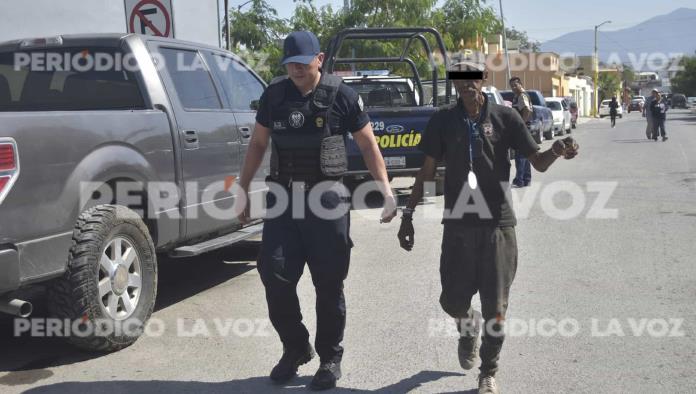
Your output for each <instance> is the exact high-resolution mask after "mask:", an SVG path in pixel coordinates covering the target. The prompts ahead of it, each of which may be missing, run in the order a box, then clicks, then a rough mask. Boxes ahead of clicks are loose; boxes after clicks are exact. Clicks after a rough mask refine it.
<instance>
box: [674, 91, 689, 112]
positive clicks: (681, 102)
mask: <svg viewBox="0 0 696 394" xmlns="http://www.w3.org/2000/svg"><path fill="white" fill-rule="evenodd" d="M688 107H689V106H688V104H687V101H686V96H684V95H683V94H679V93H675V94H673V95H672V108H682V109H687V108H688Z"/></svg>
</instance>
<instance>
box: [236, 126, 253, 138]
mask: <svg viewBox="0 0 696 394" xmlns="http://www.w3.org/2000/svg"><path fill="white" fill-rule="evenodd" d="M239 133H240V134H242V138H250V137H251V129H250V128H248V127H240V128H239Z"/></svg>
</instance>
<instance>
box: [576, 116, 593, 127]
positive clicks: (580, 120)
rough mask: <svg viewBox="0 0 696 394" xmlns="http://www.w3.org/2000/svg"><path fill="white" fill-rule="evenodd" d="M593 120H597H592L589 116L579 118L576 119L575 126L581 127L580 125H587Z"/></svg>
mask: <svg viewBox="0 0 696 394" xmlns="http://www.w3.org/2000/svg"><path fill="white" fill-rule="evenodd" d="M593 120H598V119H596V118H592V117H589V116H586V117H579V118H578V121H577V124H578V126H579V125H581V124H585V123H589V122H591V121H593Z"/></svg>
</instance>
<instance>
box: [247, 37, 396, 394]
mask: <svg viewBox="0 0 696 394" xmlns="http://www.w3.org/2000/svg"><path fill="white" fill-rule="evenodd" d="M283 54H284V56H283V60H282V64H283V65H285V66H286V70H287V76H286V77H281V78H276V79H275V80H274V81H273V82H272V83H271V84H270V85H269V86H268V88H267V89H266V91H265V92H264V94H263V95H262V96H261V99H260V103H259V109H258V113H257V116H256V126H255V129H254V133H253V136H252V138H251V141H250V143H249V149H248V153H247V156H246V158H245V162H244V168H243V170H242V175H241V179H240V186H241V188H242V189H243V190H244V191H245V192H246V191H248V190H249V185H250V182H251V180H252V179H253V177H254V174H255V173H256V171H257V170H258V168H259V166H260V164H261V162H262V160H263V157H264V154H265V152H266V149H267V148H268V147H269V145H271V149H272V153H271V174H270V176H269V177H268V178H267V183H268V184H269V189H270V190H271V191H273V190H281V191H285V192H286V193H285V196H286V197H287V198H288V199H289V203H288V204H287V208H286V209H285V210H284V211H283V212H282V214H281V215H280V216H278V217H274V218H269V219H267V220H266V221H265V224H264V229H263V241H262V246H261V252H260V256H259V260H258V270H259V274H260V276H261V280H262V282H263V284H264V287H265V289H266V301H267V302H268V311H269V315H270V319H271V322H272V324H273V327H274V328H275V329H276V331H277V332H278V335H279V336H280V340H281V341H282V343H283V355H282V357H281V359H280V361H279V362H278V364H277V365H276V366H275V367H274V368H273V370H272V371H271V375H270V377H271V379H272V380H273V381H274V382H275V383H279V384H282V383H285V382H287V381H289V380H290V379H291V378H293V377H294V376H295V374H296V373H297V369H298V367H299V366H300V365H302V364H305V363H307V362H309V361H310V360H311V359H312V358H313V356H314V350H313V349H312V346H311V345H310V343H309V333H308V331H307V328H306V327H305V326H304V324H303V323H302V314H301V312H300V305H299V301H298V298H297V291H296V286H297V283H298V281H299V279H300V276H301V275H302V272H303V270H304V265H305V263H306V264H307V265H308V266H309V270H310V272H311V275H312V282H313V283H314V286H315V289H316V295H317V301H316V313H317V334H316V339H315V347H316V351H317V353H318V354H319V357H320V367H319V369H318V371H317V372H316V374H315V376H314V379H313V380H312V382H311V388H313V389H317V390H322V389H329V388H332V387H335V386H336V381H337V380H338V379H339V378H340V377H341V368H340V363H341V357H342V355H343V348H342V347H341V341H342V340H343V331H344V329H345V324H346V305H345V299H344V295H343V281H344V279H345V278H346V276H347V273H348V265H349V261H350V250H351V247H352V246H353V244H352V242H351V239H350V236H349V226H350V217H349V212H348V208H346V212H345V214H342V215H341V214H340V207H341V206H346V204H345V201H344V195H343V193H345V192H346V189H345V187H343V184H342V183H341V176H342V175H343V173H344V172H345V171H346V166H347V164H346V162H347V159H346V151H345V143H346V139H347V136H348V133H350V134H352V138H353V139H354V141H355V142H356V143H357V145H358V147H359V148H360V150H361V152H362V155H363V158H364V160H365V163H366V165H367V167H368V169H369V170H370V173H371V175H372V177H373V178H374V180H375V181H376V183H377V186H378V188H379V189H380V191H381V192H382V194H383V196H384V199H385V206H384V210H383V212H382V218H381V221H382V222H389V221H391V219H392V218H393V217H394V216H396V201H395V199H394V196H393V194H392V191H391V189H390V187H389V183H388V180H387V179H388V178H387V172H386V168H385V165H384V160H383V158H382V155H381V153H380V151H379V148H378V146H377V142H376V140H375V137H374V134H373V130H372V126H371V124H370V120H369V117H368V115H367V114H366V113H365V112H364V108H363V103H362V100H361V98H360V97H359V95H358V94H357V93H356V92H355V91H353V90H352V89H351V88H349V87H348V86H347V85H346V84H344V83H342V80H341V79H340V77H336V76H333V75H329V74H326V73H322V72H321V71H322V70H321V66H322V62H323V61H324V54H323V53H321V52H320V47H319V40H318V39H317V37H316V36H315V35H314V34H313V33H311V32H308V31H298V32H294V33H291V34H290V35H289V36H288V37H287V38H286V39H285V42H284V47H283ZM315 187H316V188H319V187H322V189H321V190H323V192H322V194H321V198H320V202H321V205H322V208H324V209H327V210H339V215H338V217H336V216H332V217H327V216H326V215H324V214H322V213H321V210H320V209H316V208H317V207H316V206H314V205H313V204H312V203H311V202H312V199H311V196H310V195H311V194H312V193H311V192H312V190H313V189H314V188H315ZM275 194H276V193H269V194H268V196H267V205H268V208H269V210H270V209H271V208H273V207H274V206H275V204H277V203H279V200H280V198H279V197H278V196H277V195H275ZM298 198H301V199H303V200H304V202H302V201H298V200H297V199H298ZM298 204H300V205H301V206H303V207H304V209H299V210H296V209H293V207H294V206H296V205H298ZM246 207H247V209H246V210H245V211H244V213H243V214H241V216H240V220H241V221H242V222H248V221H249V209H248V208H249V204H247V205H246Z"/></svg>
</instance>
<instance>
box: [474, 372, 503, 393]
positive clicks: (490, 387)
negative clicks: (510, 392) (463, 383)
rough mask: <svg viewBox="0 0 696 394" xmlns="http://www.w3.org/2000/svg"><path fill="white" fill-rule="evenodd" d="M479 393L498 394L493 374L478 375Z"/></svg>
mask: <svg viewBox="0 0 696 394" xmlns="http://www.w3.org/2000/svg"><path fill="white" fill-rule="evenodd" d="M479 394H500V390H499V389H498V385H497V384H496V383H495V378H494V377H493V376H489V375H486V376H479Z"/></svg>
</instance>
